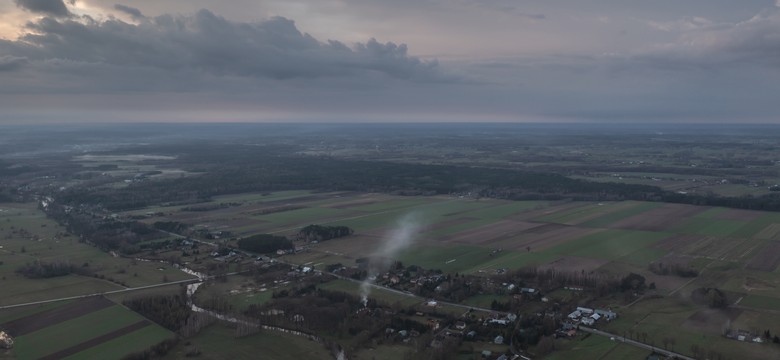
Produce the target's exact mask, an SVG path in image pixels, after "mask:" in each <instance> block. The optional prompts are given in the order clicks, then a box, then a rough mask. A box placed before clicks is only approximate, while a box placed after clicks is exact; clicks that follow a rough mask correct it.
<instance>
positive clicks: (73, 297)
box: [0, 279, 201, 310]
mask: <svg viewBox="0 0 780 360" xmlns="http://www.w3.org/2000/svg"><path fill="white" fill-rule="evenodd" d="M198 281H201V280H199V279H187V280H179V281H171V282H167V283H162V284H154V285H146V286H139V287H133V288H126V289H119V290H112V291H105V292H99V293H92V294H86V295H76V296H68V297H62V298H57V299H49V300H41V301H31V302H27V303H23V304H13V305H4V306H0V310H2V309H10V308H15V307H22V306H29V305H38V304H47V303H52V302H58V301H66V300H75V299H83V298H88V297H90V296H98V295H111V294H119V293H124V292H131V291H138V290H146V289H152V288H156V287H162V286H171V285H177V284H187V283H193V282H198Z"/></svg>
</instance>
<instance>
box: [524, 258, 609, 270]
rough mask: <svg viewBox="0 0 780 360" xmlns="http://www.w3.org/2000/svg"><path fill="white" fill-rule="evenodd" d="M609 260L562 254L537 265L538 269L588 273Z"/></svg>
mask: <svg viewBox="0 0 780 360" xmlns="http://www.w3.org/2000/svg"><path fill="white" fill-rule="evenodd" d="M608 262H609V260H599V259H591V258H584V257H579V256H564V257H562V258H559V259H556V260H553V261H550V262H548V263H547V264H544V265H542V266H540V267H539V269H540V270H548V269H553V270H555V271H561V272H580V271H585V272H586V273H590V272H592V271H595V270H596V269H598V268H600V267H602V266H604V264H606V263H608Z"/></svg>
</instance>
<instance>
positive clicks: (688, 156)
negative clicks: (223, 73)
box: [0, 127, 780, 359]
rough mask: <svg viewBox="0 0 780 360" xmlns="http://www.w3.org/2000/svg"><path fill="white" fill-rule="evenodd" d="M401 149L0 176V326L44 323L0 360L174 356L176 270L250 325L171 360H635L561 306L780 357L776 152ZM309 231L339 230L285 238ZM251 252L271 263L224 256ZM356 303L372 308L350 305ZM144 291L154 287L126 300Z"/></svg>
mask: <svg viewBox="0 0 780 360" xmlns="http://www.w3.org/2000/svg"><path fill="white" fill-rule="evenodd" d="M342 129H343V128H342ZM496 129H499V130H500V129H505V130H507V132H506V133H504V132H503V130H500V131H498V130H496ZM408 130H409V129H396V130H392V131H388V133H387V134H381V136H370V137H369V136H366V137H365V138H360V139H356V138H352V137H349V136H347V137H345V135H344V134H341V133H338V131H331V130H328V131H325V132H326V133H329V134H330V136H331V137H323V136H321V134H309V133H306V134H299V135H294V136H290V137H285V136H282V137H279V138H276V137H273V136H270V137H269V136H265V135H262V136H259V137H260V139H259V140H258V139H255V138H254V137H252V136H249V137H247V136H248V135H243V134H242V135H241V136H237V135H236V136H235V137H230V138H223V139H225V140H226V141H222V140H219V142H214V140H213V139H205V138H198V139H196V140H192V139H191V141H181V142H179V141H178V140H177V141H172V142H158V141H157V140H153V141H152V140H150V141H151V143H150V142H147V141H146V140H143V141H140V142H139V144H136V145H127V146H124V145H123V147H117V148H114V150H110V151H106V152H98V151H84V150H78V151H76V150H74V151H72V152H71V151H64V152H60V153H47V155H46V156H36V155H24V154H22V155H20V156H18V157H10V158H7V159H6V158H3V159H0V199H1V200H2V201H3V202H2V203H0V289H2V291H0V308H2V307H3V306H7V305H23V304H25V303H28V302H36V301H41V300H54V301H55V302H51V303H44V304H34V305H27V306H18V307H14V308H13V309H5V310H0V327H2V329H4V330H6V329H7V330H8V331H9V333H11V334H12V335H13V336H14V337H15V338H16V339H17V344H16V347H15V348H14V349H13V350H11V351H10V352H5V353H3V354H2V355H0V357H8V356H10V357H17V358H28V357H32V358H42V357H43V358H45V357H47V356H51V357H66V356H72V357H74V358H95V357H100V354H103V353H104V352H106V351H107V349H115V350H116V352H118V353H123V354H128V353H132V352H136V351H138V350H144V349H147V348H148V347H149V346H151V345H154V344H157V343H159V342H160V341H161V340H162V339H167V338H170V337H171V336H172V333H171V332H169V331H167V330H165V329H163V328H161V327H159V326H157V325H154V324H152V323H151V321H152V319H154V320H153V321H159V323H160V324H165V326H166V327H168V328H173V327H175V326H183V325H182V323H183V322H184V320H185V319H187V316H188V315H191V311H190V310H191V309H190V308H189V307H188V306H186V305H184V304H185V303H186V301H184V300H183V298H184V295H183V291H182V290H183V286H179V285H178V284H177V285H174V286H169V285H165V284H167V283H170V282H174V281H179V280H184V279H191V278H192V276H190V275H187V274H186V273H184V272H183V271H181V270H179V268H181V267H186V268H188V269H192V270H195V271H198V272H200V273H203V274H208V275H211V278H210V279H208V280H207V281H205V282H204V283H203V284H202V286H201V287H200V288H199V290H198V292H197V293H196V294H195V295H194V297H188V299H187V300H194V304H196V305H198V306H201V307H203V308H205V309H208V310H212V311H216V312H218V313H220V314H224V315H226V316H235V319H247V321H249V322H250V323H243V322H241V321H243V320H241V321H239V322H236V321H232V323H230V324H226V323H219V324H215V325H211V326H208V327H206V328H203V329H201V331H202V332H201V333H200V334H197V333H196V331H195V332H193V333H189V335H187V337H186V338H182V339H181V340H183V341H180V342H179V343H178V344H177V345H176V347H175V348H174V350H173V351H172V352H171V353H169V354H168V358H183V357H188V356H189V355H192V354H198V353H200V354H201V355H200V356H202V357H203V358H226V357H227V358H244V357H251V356H252V355H253V354H256V353H257V351H258V349H259V347H262V348H263V349H264V351H266V352H267V355H268V356H269V357H272V358H282V359H284V358H296V357H297V358H307V357H313V358H327V357H331V356H332V351H331V348H330V345H333V344H329V347H325V346H322V344H320V343H316V342H312V341H309V340H305V338H301V337H294V336H286V335H283V334H282V333H281V332H280V333H278V334H277V333H275V332H272V331H265V330H262V331H260V333H254V332H253V331H251V330H252V329H251V327H252V326H256V325H257V322H263V324H268V325H273V326H280V327H282V328H285V329H288V330H289V329H296V330H301V331H304V332H305V333H311V334H314V335H316V336H319V337H322V338H323V339H325V341H326V342H331V341H332V342H334V343H335V344H338V345H339V346H343V347H344V348H345V349H346V351H347V354H348V355H349V356H348V357H349V358H356V359H363V358H366V359H368V358H387V359H390V358H401V357H425V358H436V356H437V355H439V352H441V354H445V353H446V354H448V355H452V358H455V357H458V358H463V359H465V358H473V357H474V355H477V356H479V353H480V351H481V350H490V351H493V352H494V356H493V357H494V358H495V357H496V356H497V355H498V354H499V353H503V352H506V351H511V352H520V353H524V354H527V355H530V357H532V358H543V357H544V356H543V355H542V354H546V353H547V351H546V349H548V348H549V347H550V345H551V344H553V345H554V348H555V349H556V351H554V352H552V353H551V354H550V355H548V356H549V357H550V358H553V359H556V358H602V359H621V358H641V357H644V356H646V355H647V353H648V352H647V351H645V350H639V349H637V348H634V347H631V346H629V345H627V344H625V343H622V342H616V341H611V340H609V337H603V336H597V335H584V334H582V333H580V334H578V335H576V336H574V335H572V334H570V331H569V330H570V329H566V328H565V327H564V325H566V322H567V321H568V320H567V314H570V313H571V312H572V311H573V309H574V308H576V307H578V306H585V307H593V308H596V309H609V310H612V311H615V312H617V313H618V314H619V316H618V318H617V319H614V320H612V321H610V322H606V321H600V322H598V323H596V325H595V327H596V328H599V329H602V330H606V331H609V332H611V333H613V334H617V335H619V336H623V337H626V336H627V337H631V338H634V339H639V337H640V336H641V338H642V339H641V340H642V342H646V343H652V344H655V345H659V346H661V347H668V348H670V349H672V350H674V351H677V352H680V353H682V354H685V355H690V356H694V357H704V355H702V354H701V353H698V351H699V348H707V349H711V350H712V351H713V354H707V355H706V357H709V358H717V357H718V356H721V355H722V356H723V357H725V358H731V359H736V358H741V356H743V355H744V356H743V357H748V358H762V357H767V356H768V357H780V351H778V349H780V347H778V346H777V345H775V344H772V343H771V340H772V337H771V336H769V335H767V334H768V333H769V332H771V333H772V334H780V328H778V327H777V325H776V324H778V323H780V319H778V318H777V314H776V313H777V311H778V310H780V280H778V274H780V257H778V256H777V254H778V253H779V252H780V215H778V213H777V212H768V211H759V210H778V209H780V196H778V193H777V192H776V191H778V190H780V186H775V185H774V184H776V183H777V170H776V166H777V161H776V160H775V155H774V153H773V151H769V150H771V149H773V146H774V145H771V144H776V140H773V139H772V137H771V136H769V137H768V136H767V135H765V134H754V135H753V136H751V137H741V136H736V137H729V138H728V139H729V140H727V139H726V138H721V137H717V136H716V137H713V138H708V137H702V136H701V135H698V134H696V132H695V131H689V130H686V131H688V132H684V133H685V134H686V135H684V136H680V135H679V134H677V135H673V136H666V135H661V134H659V133H655V132H653V133H652V134H655V135H652V134H651V135H648V134H644V133H641V134H637V133H633V132H632V131H633V130H631V131H629V130H620V131H617V132H615V133H611V134H612V135H595V134H593V135H592V137H590V138H587V139H586V138H583V137H581V134H579V133H572V132H568V131H564V129H558V130H561V132H560V133H556V134H550V133H545V132H544V131H542V132H539V130H538V129H536V130H534V129H530V130H529V132H528V133H525V130H523V131H518V130H517V129H513V128H511V127H506V128H504V127H497V128H493V129H492V130H489V131H488V132H487V133H486V134H488V135H485V134H481V135H476V134H472V133H471V132H470V131H465V132H462V133H461V132H454V133H453V132H452V131H451V130H447V129H441V130H442V131H441V133H436V134H429V135H425V136H423V137H420V136H419V135H413V134H412V133H411V132H409V131H408ZM558 130H556V131H558ZM642 131H644V130H642ZM640 132H641V131H640ZM356 133H357V134H363V135H365V134H368V133H369V132H366V131H364V130H355V131H346V132H345V134H353V135H354V134H356ZM770 133H771V132H770ZM615 134H618V135H619V136H615ZM537 136H538V138H537ZM407 137H408V139H407ZM689 137H690V138H689ZM754 137H758V138H762V139H764V140H763V141H764V144H763V145H756V144H755V143H754V142H753V139H754ZM694 138H695V139H696V141H693V140H691V139H694ZM55 140H56V139H55ZM236 140H238V142H236ZM244 140H246V141H244ZM423 140H424V141H423ZM430 144H435V145H430ZM518 144H521V145H518ZM19 145H20V146H21V145H23V144H19ZM0 146H5V145H3V144H2V143H0ZM28 149H29V151H33V150H36V149H33V148H28ZM74 149H84V148H82V147H81V146H80V145H79V146H76V147H74ZM702 205H709V206H702ZM715 205H717V206H715ZM314 224H316V225H321V226H317V227H313V228H316V229H320V230H322V231H323V233H325V234H328V233H329V231H331V232H330V234H335V232H333V230H332V229H331V230H328V228H329V226H332V227H340V229H341V230H344V229H346V231H342V232H339V233H338V234H339V235H336V236H331V235H328V236H323V235H321V234H322V233H319V232H315V233H314V235H312V233H311V232H306V233H301V232H300V230H301V229H302V228H303V227H306V226H308V225H314ZM323 229H324V230H323ZM318 231H319V230H318ZM269 234H270V235H273V236H268V235H269ZM261 235H263V236H261ZM282 236H283V237H286V238H287V239H283V238H280V237H282ZM249 237H254V239H252V240H251V241H254V240H258V241H260V240H262V239H271V240H273V241H275V243H274V244H281V245H279V246H276V245H273V246H266V247H254V248H251V247H246V246H239V240H241V239H246V238H249ZM263 241H264V240H263ZM269 241H270V240H269ZM249 242H250V241H249V240H244V241H243V242H242V244H243V245H246V244H248V243H249ZM248 250H251V251H248ZM254 251H262V252H263V254H259V253H254ZM260 255H263V256H260ZM52 269H54V270H52ZM63 269H64V273H63V272H62V271H60V270H63ZM312 270H314V271H312ZM328 272H330V274H328ZM640 280H641V281H640ZM363 281H367V282H373V283H374V284H376V285H378V286H385V287H386V288H385V289H380V288H376V287H372V288H371V293H370V295H369V298H368V301H363V299H362V298H361V296H362V295H364V292H363V289H362V288H361V286H360V282H363ZM149 285H165V286H162V287H153V288H142V289H138V288H139V287H145V286H149ZM124 290H129V291H128V292H119V293H110V294H108V295H106V299H107V300H106V299H103V300H94V299H91V300H90V299H81V298H75V297H78V296H80V295H85V294H94V293H105V292H113V291H124ZM63 298H67V300H66V301H57V300H58V299H59V300H63ZM141 298H143V299H142V300H139V302H138V304H144V306H139V307H132V306H131V307H132V308H133V309H135V310H136V311H139V314H140V313H143V314H144V315H143V316H145V318H144V317H141V316H140V315H139V314H135V313H133V312H130V311H128V310H127V309H126V308H124V307H123V306H120V305H118V304H119V303H120V302H123V301H126V300H134V299H141ZM174 299H175V300H176V301H174ZM374 300H376V301H374ZM430 300H436V301H437V302H438V305H435V304H434V305H430V306H429V305H428V304H429V303H433V301H430ZM90 301H95V302H90ZM449 302H452V303H459V304H460V305H462V306H460V305H459V306H453V305H447V303H449ZM129 303H130V302H128V304H129ZM84 304H89V306H86V305H84ZM369 304H370V305H369ZM128 306H130V305H128ZM166 306H171V308H168V307H166ZM176 306H178V307H176ZM470 307H471V309H470ZM477 308H479V309H477ZM168 310H173V311H170V312H168ZM483 310H489V311H483ZM160 314H162V315H160ZM505 314H506V315H505ZM510 314H517V315H519V316H520V317H521V320H518V321H515V320H506V319H502V318H501V317H503V316H507V319H508V317H509V315H510ZM165 315H171V316H170V318H168V317H166V316H165ZM211 317H212V318H214V317H216V316H211ZM168 320H177V321H178V322H176V321H173V322H170V323H169V322H167V321H168ZM494 320H495V321H494ZM504 320H506V321H508V322H509V323H506V322H504ZM576 321H579V320H576ZM228 322H231V321H228ZM512 322H513V324H510V323H512ZM172 323H173V324H175V326H172V325H170V324H172ZM464 325H465V326H464ZM66 328H79V329H82V328H83V329H84V330H83V331H72V332H68V331H66V330H64V329H66ZM177 328H178V327H177ZM670 328H674V329H675V330H676V335H675V337H674V338H673V339H672V340H670V338H669V336H670V335H669V334H668V333H669V331H668V330H669V329H670ZM180 329H183V327H182V328H180ZM559 329H560V330H559ZM255 330H256V329H255ZM430 330H433V331H430ZM724 330H731V331H732V332H733V333H735V334H743V333H744V334H748V335H751V336H754V335H761V336H763V338H764V339H765V342H764V343H762V344H758V343H752V342H749V341H745V342H739V341H738V340H728V339H727V338H726V337H724V336H723V333H724ZM188 331H189V328H188ZM193 331H194V330H193ZM401 331H404V335H401ZM472 332H474V334H473V335H467V334H469V333H472ZM178 333H180V332H177V334H178ZM412 333H414V334H415V335H412ZM499 335H500V336H503V337H504V340H505V341H503V342H502V341H497V343H496V340H495V339H496V338H497V336H499ZM553 336H556V337H557V338H556V339H554V341H551V339H552V337H553ZM43 338H46V339H53V340H49V344H48V346H46V347H35V346H32V345H31V344H34V343H36V342H40V341H41V339H43ZM732 338H735V337H734V336H732ZM778 340H780V339H778ZM767 342H768V343H767ZM510 344H511V345H510ZM542 344H543V345H542ZM451 345H452V346H451ZM433 349H439V350H433ZM450 350H452V351H457V354H455V353H447V352H448V351H450ZM188 354H189V355H188ZM537 355H539V356H537ZM716 355H717V356H716Z"/></svg>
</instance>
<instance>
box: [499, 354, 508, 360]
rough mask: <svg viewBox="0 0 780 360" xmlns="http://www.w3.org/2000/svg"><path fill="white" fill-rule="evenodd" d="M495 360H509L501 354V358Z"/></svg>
mask: <svg viewBox="0 0 780 360" xmlns="http://www.w3.org/2000/svg"><path fill="white" fill-rule="evenodd" d="M496 360H509V358H508V357H507V356H506V354H501V356H499V357H497V358H496Z"/></svg>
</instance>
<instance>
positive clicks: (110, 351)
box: [0, 298, 173, 359]
mask: <svg viewBox="0 0 780 360" xmlns="http://www.w3.org/2000/svg"><path fill="white" fill-rule="evenodd" d="M95 301H98V303H99V304H104V305H101V306H98V307H97V308H94V307H91V306H92V305H91V304H94V303H95ZM66 308H67V309H68V310H64V309H66ZM55 313H59V315H56V314H55ZM9 314H11V312H10V311H6V312H2V313H0V320H2V323H0V325H5V326H11V329H10V331H11V332H16V333H21V335H19V336H15V344H14V348H13V353H14V356H16V357H18V358H19V359H38V358H41V357H44V356H52V357H57V358H60V357H63V358H73V359H93V358H101V359H120V358H122V357H124V356H125V355H128V354H130V353H133V352H137V351H142V350H145V349H147V348H149V347H150V346H152V345H154V344H157V343H159V342H160V341H162V340H165V339H167V338H170V337H172V336H173V334H172V333H171V332H170V331H168V330H166V329H163V328H162V327H160V326H158V325H155V324H153V323H151V322H149V321H148V320H146V319H144V318H143V317H142V316H140V315H138V314H136V313H134V312H132V311H130V310H129V309H127V308H125V307H123V306H120V305H116V304H113V303H111V302H110V301H108V300H105V299H103V300H100V299H95V298H92V300H89V301H88V300H86V299H84V300H74V301H72V302H58V303H56V304H46V305H42V306H35V307H30V308H22V309H21V310H18V312H17V310H16V309H14V313H13V315H9ZM12 321H13V323H12ZM11 324H13V325H11ZM56 354H60V355H56Z"/></svg>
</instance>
